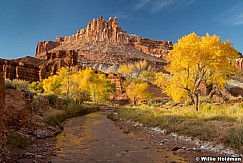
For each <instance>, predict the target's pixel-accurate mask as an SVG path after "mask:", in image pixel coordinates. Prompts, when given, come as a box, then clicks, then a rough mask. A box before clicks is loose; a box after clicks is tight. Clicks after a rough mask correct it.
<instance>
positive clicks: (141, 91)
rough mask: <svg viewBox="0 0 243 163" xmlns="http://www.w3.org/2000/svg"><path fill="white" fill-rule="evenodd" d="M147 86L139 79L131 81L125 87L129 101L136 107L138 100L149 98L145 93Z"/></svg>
mask: <svg viewBox="0 0 243 163" xmlns="http://www.w3.org/2000/svg"><path fill="white" fill-rule="evenodd" d="M147 88H148V84H147V83H146V82H143V81H142V80H141V79H133V80H132V82H131V83H130V84H129V85H128V86H127V88H126V91H127V95H128V97H129V98H130V99H132V100H133V104H134V105H136V104H137V101H138V99H144V98H146V97H147V96H149V93H147V92H146V89H147Z"/></svg>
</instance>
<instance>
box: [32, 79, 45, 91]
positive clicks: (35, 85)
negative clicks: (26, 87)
mask: <svg viewBox="0 0 243 163" xmlns="http://www.w3.org/2000/svg"><path fill="white" fill-rule="evenodd" d="M30 88H31V89H32V90H34V91H36V92H39V93H43V92H44V88H43V84H42V83H40V82H39V81H37V82H32V83H31V84H30Z"/></svg>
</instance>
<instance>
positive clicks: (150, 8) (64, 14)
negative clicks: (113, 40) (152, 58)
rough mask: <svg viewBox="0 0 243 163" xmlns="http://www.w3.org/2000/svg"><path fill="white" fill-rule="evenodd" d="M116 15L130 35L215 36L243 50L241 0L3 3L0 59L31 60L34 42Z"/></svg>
mask: <svg viewBox="0 0 243 163" xmlns="http://www.w3.org/2000/svg"><path fill="white" fill-rule="evenodd" d="M100 16H103V17H104V18H105V19H106V20H107V19H108V18H109V17H110V16H117V17H118V23H119V25H120V26H121V27H122V28H123V29H124V30H126V31H127V32H128V33H130V34H137V35H139V36H141V37H147V38H151V39H157V40H169V41H172V42H173V43H176V42H177V40H178V39H179V38H181V37H182V36H184V35H187V34H189V33H191V32H195V33H196V34H198V35H200V36H202V35H205V33H207V32H208V33H209V34H211V35H212V34H216V35H218V36H220V38H221V40H222V41H226V40H230V41H231V43H232V44H233V46H234V47H235V48H236V49H237V50H238V51H240V52H241V53H242V52H243V1H241V0H102V1H101V0H41V1H40V0H2V1H0V20H1V23H0V24H1V25H0V58H8V59H10V58H19V57H24V56H27V55H28V56H34V54H35V48H36V45H37V42H38V41H45V40H55V37H56V36H69V35H72V34H74V33H76V31H77V30H78V29H81V28H84V27H86V25H87V23H88V22H90V21H91V20H92V18H99V17H100Z"/></svg>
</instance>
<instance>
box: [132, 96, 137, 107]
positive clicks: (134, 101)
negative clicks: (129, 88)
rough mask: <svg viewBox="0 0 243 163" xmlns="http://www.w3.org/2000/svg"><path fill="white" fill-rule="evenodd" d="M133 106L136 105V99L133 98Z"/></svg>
mask: <svg viewBox="0 0 243 163" xmlns="http://www.w3.org/2000/svg"><path fill="white" fill-rule="evenodd" d="M133 105H137V98H136V97H133Z"/></svg>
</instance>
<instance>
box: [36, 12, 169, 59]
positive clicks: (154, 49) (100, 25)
mask: <svg viewBox="0 0 243 163" xmlns="http://www.w3.org/2000/svg"><path fill="white" fill-rule="evenodd" d="M82 42H103V43H106V44H116V45H117V44H123V45H131V46H132V47H133V48H136V49H138V50H139V51H141V52H143V53H145V54H148V55H152V56H155V57H159V58H162V57H163V56H166V55H167V54H168V52H169V50H171V49H172V43H171V42H170V41H157V40H151V39H147V38H141V37H139V36H137V35H129V34H127V32H126V31H124V30H123V29H122V28H121V27H120V26H118V23H117V18H116V17H114V18H111V17H110V18H109V20H108V21H106V20H105V19H104V18H103V17H100V18H99V19H97V20H96V19H93V20H92V21H91V22H90V23H89V24H88V25H87V27H86V28H84V29H81V30H78V31H77V33H76V34H74V35H72V36H67V37H56V41H55V42H53V41H44V42H39V43H38V45H37V48H36V55H35V56H36V57H37V58H41V57H44V56H45V52H47V51H49V50H51V49H54V48H56V47H58V46H61V47H60V48H62V49H65V50H67V45H70V46H69V47H68V48H69V49H74V50H77V49H79V46H77V44H80V43H82ZM62 45H63V46H62ZM65 47H66V48H65Z"/></svg>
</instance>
